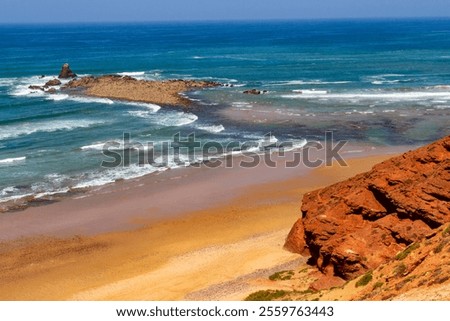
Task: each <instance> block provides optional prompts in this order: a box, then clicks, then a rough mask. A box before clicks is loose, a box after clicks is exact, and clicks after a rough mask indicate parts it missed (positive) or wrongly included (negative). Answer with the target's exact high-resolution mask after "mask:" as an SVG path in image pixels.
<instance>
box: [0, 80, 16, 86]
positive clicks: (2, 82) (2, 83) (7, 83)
mask: <svg viewBox="0 0 450 321" xmlns="http://www.w3.org/2000/svg"><path fill="white" fill-rule="evenodd" d="M16 81H17V79H16V78H0V87H9V86H11V85H13V84H14V83H15V82H16Z"/></svg>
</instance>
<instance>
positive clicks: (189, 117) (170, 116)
mask: <svg viewBox="0 0 450 321" xmlns="http://www.w3.org/2000/svg"><path fill="white" fill-rule="evenodd" d="M197 119H198V116H197V115H194V114H192V113H184V112H174V113H166V114H165V115H161V116H160V118H159V119H158V123H159V124H162V125H164V126H184V125H188V124H191V123H193V122H195V121H197Z"/></svg>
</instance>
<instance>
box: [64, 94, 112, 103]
mask: <svg viewBox="0 0 450 321" xmlns="http://www.w3.org/2000/svg"><path fill="white" fill-rule="evenodd" d="M67 99H69V100H72V101H76V102H79V103H97V104H107V105H112V104H114V101H113V100H111V99H109V98H94V97H82V96H69V97H68V98H67Z"/></svg>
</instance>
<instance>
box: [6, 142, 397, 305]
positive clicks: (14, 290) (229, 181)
mask: <svg viewBox="0 0 450 321" xmlns="http://www.w3.org/2000/svg"><path fill="white" fill-rule="evenodd" d="M349 151H351V150H349ZM386 152H387V151H386V150H384V151H381V150H378V151H376V152H372V154H373V155H370V152H368V153H366V154H362V155H361V156H365V157H363V158H354V159H352V160H349V161H348V162H349V165H350V166H348V167H340V166H333V167H324V168H319V169H315V170H308V169H298V168H297V169H285V168H281V167H277V168H274V169H270V170H269V169H267V168H265V167H264V166H259V167H256V168H252V169H242V168H231V169H229V168H228V169H227V168H216V169H208V168H207V169H204V168H202V169H198V168H187V169H183V170H179V171H177V170H173V171H171V173H170V174H169V175H161V176H160V177H159V176H158V175H154V176H149V177H144V178H142V179H140V180H133V181H130V182H122V183H120V184H112V185H111V186H109V187H106V188H102V189H99V190H96V191H95V190H94V191H91V192H90V194H88V195H83V197H84V198H80V196H77V197H73V198H67V199H64V200H63V201H61V202H59V203H55V204H51V205H46V206H41V207H36V208H28V209H26V210H25V211H22V212H14V213H6V214H4V215H2V216H1V217H0V235H1V237H2V240H3V243H1V245H0V253H1V259H0V271H1V273H0V283H1V284H2V286H1V287H0V299H1V300H183V299H195V300H202V299H214V300H219V299H227V300H229V299H242V298H244V297H245V296H246V295H247V294H248V293H250V292H253V291H255V290H258V289H259V288H267V284H266V282H267V281H266V280H267V276H268V275H270V274H271V273H273V272H275V271H277V270H282V269H284V268H283V267H285V266H293V265H300V264H303V263H304V259H303V258H301V257H300V256H298V255H296V254H292V253H289V252H287V251H285V250H283V248H282V246H283V243H284V240H285V237H286V235H287V233H288V231H289V229H290V227H291V226H292V224H293V223H294V222H295V220H296V219H297V218H298V216H299V215H300V213H299V208H300V200H301V197H302V195H303V194H304V193H305V192H307V191H310V190H313V189H316V188H319V187H321V186H325V185H329V184H331V183H333V182H336V181H339V180H342V179H345V178H347V177H350V176H353V175H354V174H356V173H359V172H363V171H366V170H369V169H370V168H371V166H372V165H374V164H375V163H378V162H380V161H381V160H383V159H386V158H389V157H390V155H389V154H387V153H386ZM391 152H392V150H391ZM399 152H400V151H399ZM380 154H381V155H380ZM166 174H167V173H166ZM156 186H157V187H156Z"/></svg>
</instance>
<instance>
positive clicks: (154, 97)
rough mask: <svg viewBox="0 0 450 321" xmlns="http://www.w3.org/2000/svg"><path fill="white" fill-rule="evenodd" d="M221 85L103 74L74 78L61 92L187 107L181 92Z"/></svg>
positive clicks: (196, 81) (189, 103)
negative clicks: (139, 78)
mask: <svg viewBox="0 0 450 321" xmlns="http://www.w3.org/2000/svg"><path fill="white" fill-rule="evenodd" d="M218 86H221V84H220V83H218V82H214V81H203V80H183V79H171V80H165V81H149V80H138V79H135V78H132V77H130V76H120V75H105V76H100V77H92V76H89V77H83V78H77V79H73V80H71V81H70V82H68V83H67V84H66V85H64V86H63V88H62V89H63V90H66V92H68V93H71V92H72V91H73V92H75V93H76V94H80V92H82V93H83V94H85V95H88V96H93V97H102V98H110V99H119V100H126V101H136V102H146V103H152V104H158V105H159V104H161V105H176V106H181V107H188V106H190V105H191V103H192V102H191V100H189V99H188V98H186V97H185V96H183V95H181V94H180V93H183V92H186V91H189V90H193V89H201V88H212V87H218Z"/></svg>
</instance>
